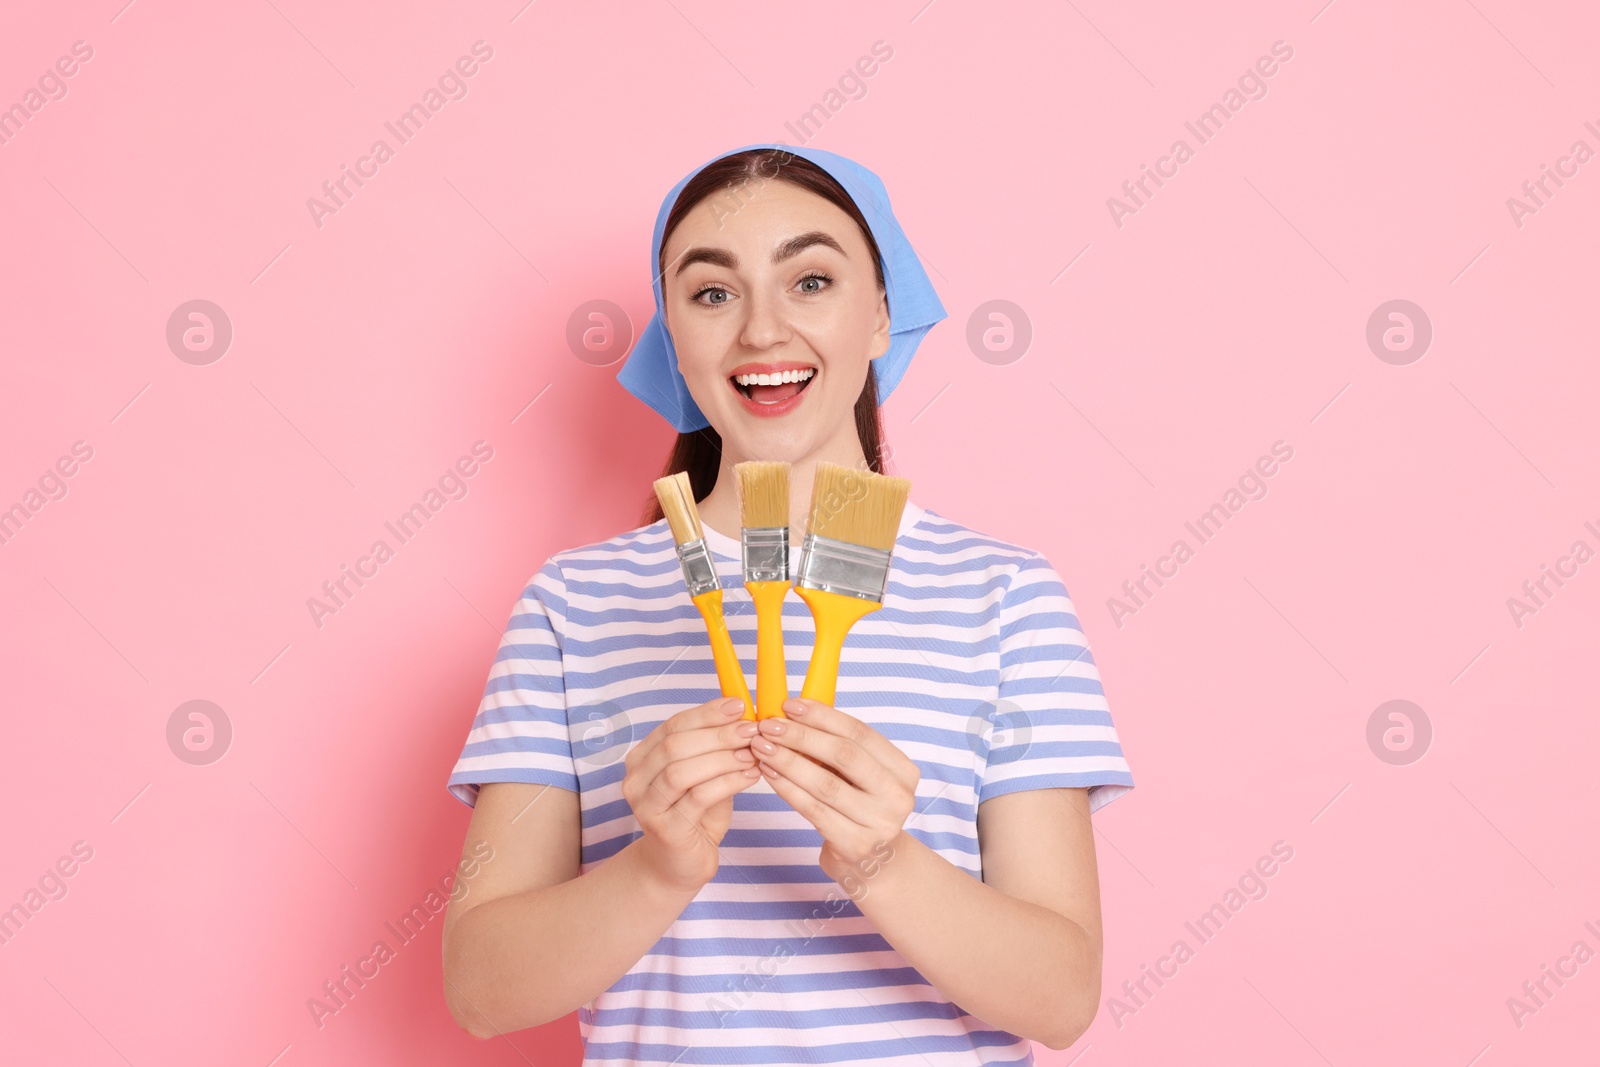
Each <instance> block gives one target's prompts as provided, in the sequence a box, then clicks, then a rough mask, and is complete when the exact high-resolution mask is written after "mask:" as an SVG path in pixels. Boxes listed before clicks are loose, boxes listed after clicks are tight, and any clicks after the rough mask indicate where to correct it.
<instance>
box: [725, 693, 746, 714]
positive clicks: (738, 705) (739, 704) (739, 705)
mask: <svg viewBox="0 0 1600 1067" xmlns="http://www.w3.org/2000/svg"><path fill="white" fill-rule="evenodd" d="M743 710H744V701H742V700H740V699H739V698H738V697H729V698H728V699H727V700H724V701H723V702H722V714H724V715H732V714H734V713H735V712H739V711H743Z"/></svg>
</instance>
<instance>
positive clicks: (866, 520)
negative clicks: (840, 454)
mask: <svg viewBox="0 0 1600 1067" xmlns="http://www.w3.org/2000/svg"><path fill="white" fill-rule="evenodd" d="M910 495H911V480H910V479H909V478H896V477H894V476H892V475H888V474H875V473H873V472H872V471H867V470H857V469H856V468H854V467H842V466H840V465H839V464H837V463H822V462H819V463H818V464H817V473H816V478H815V479H814V480H813V481H812V483H811V517H810V519H809V522H808V525H807V526H806V531H807V532H808V533H812V534H815V535H816V536H818V537H831V538H833V539H834V540H835V541H845V542H848V543H849V544H853V545H865V546H867V547H869V548H876V549H880V550H882V551H885V552H892V551H893V550H894V539H895V536H896V535H897V534H898V533H899V532H900V516H901V515H902V514H903V513H904V512H905V510H906V498H907V497H909V496H910Z"/></svg>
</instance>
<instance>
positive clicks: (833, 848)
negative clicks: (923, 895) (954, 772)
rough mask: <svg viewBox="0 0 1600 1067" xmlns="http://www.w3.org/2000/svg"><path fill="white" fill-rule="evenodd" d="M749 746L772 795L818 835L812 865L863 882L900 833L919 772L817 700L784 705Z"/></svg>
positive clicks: (873, 734) (866, 729) (875, 735)
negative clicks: (819, 846) (818, 845)
mask: <svg viewBox="0 0 1600 1067" xmlns="http://www.w3.org/2000/svg"><path fill="white" fill-rule="evenodd" d="M783 710H784V713H785V714H786V715H788V716H789V718H786V719H785V718H771V719H763V720H761V722H760V723H759V724H758V725H759V726H760V729H761V736H760V737H758V738H756V739H755V740H754V741H752V742H751V748H753V749H754V750H755V754H756V757H757V759H758V760H759V761H760V766H761V769H762V773H764V774H766V776H767V778H768V780H770V781H771V783H772V788H773V790H774V791H775V792H776V793H777V794H778V795H779V796H781V797H783V799H784V800H787V801H788V802H789V806H790V807H792V808H794V810H795V811H797V812H799V813H800V814H801V815H802V816H804V817H805V819H806V820H807V821H808V822H810V823H811V825H813V826H815V827H816V828H817V832H818V833H820V834H822V839H823V845H822V852H821V853H820V854H819V855H818V857H817V862H818V864H819V865H820V866H821V867H822V869H823V870H824V871H825V872H827V875H828V877H830V878H832V879H833V880H834V881H836V882H842V881H844V880H845V879H846V878H853V877H854V872H864V873H866V874H867V875H868V876H869V877H870V874H871V872H872V870H874V869H875V865H876V864H877V863H879V862H882V861H883V860H884V859H885V858H886V855H885V851H886V850H887V855H889V856H892V855H893V849H894V846H895V843H896V841H897V840H898V839H899V837H900V835H901V834H902V833H904V832H905V823H906V819H907V818H908V817H909V816H910V815H911V812H912V810H913V808H914V807H915V806H916V800H917V783H918V782H919V781H921V780H922V772H921V771H920V770H919V769H918V768H917V765H916V763H914V762H913V761H912V759H911V757H909V756H907V755H906V754H905V753H904V752H901V751H900V749H898V748H897V747H895V744H894V742H892V741H890V740H889V739H888V738H887V737H884V736H883V735H882V734H880V733H879V732H878V731H876V730H874V729H873V728H872V727H870V726H868V725H867V724H866V723H864V722H862V721H861V720H860V719H858V718H856V717H855V716H853V715H847V714H845V713H844V712H842V711H840V710H839V709H838V708H835V707H833V706H831V705H829V704H824V703H822V702H821V701H820V700H808V699H806V698H804V697H795V698H793V699H792V700H789V701H787V702H785V704H784V705H783Z"/></svg>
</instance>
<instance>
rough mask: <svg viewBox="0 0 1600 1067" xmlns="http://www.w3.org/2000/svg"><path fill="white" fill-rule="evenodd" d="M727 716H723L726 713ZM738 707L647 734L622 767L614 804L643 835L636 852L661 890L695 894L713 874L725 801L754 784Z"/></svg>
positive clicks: (734, 700)
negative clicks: (621, 804) (622, 805)
mask: <svg viewBox="0 0 1600 1067" xmlns="http://www.w3.org/2000/svg"><path fill="white" fill-rule="evenodd" d="M729 709H731V710H729ZM743 710H744V702H743V701H742V700H740V699H739V698H738V697H718V698H716V699H715V700H710V701H707V702H706V703H704V704H701V705H699V706H698V707H693V708H685V709H684V710H683V711H680V712H678V713H677V714H675V715H673V716H671V717H670V718H668V719H667V720H666V721H665V722H663V723H662V724H661V725H659V726H657V727H656V728H655V729H654V730H651V731H650V733H649V734H648V735H646V737H645V739H644V740H643V741H640V742H639V743H638V744H637V745H635V746H633V748H632V749H630V750H629V752H628V754H627V756H626V757H625V758H624V760H623V766H624V768H625V773H624V774H623V778H622V796H623V798H624V799H625V800H627V802H628V806H629V807H631V808H632V809H633V814H634V817H635V818H636V819H638V820H639V826H640V827H641V828H642V829H643V831H644V836H643V837H642V838H641V839H640V840H641V844H640V848H641V849H642V851H643V854H644V856H645V857H646V859H647V861H648V863H649V866H650V868H651V870H653V871H654V872H655V873H656V875H657V877H659V878H660V879H661V881H662V883H663V884H665V885H668V886H672V887H673V888H677V889H689V890H695V891H698V890H699V888H700V887H701V886H703V885H705V884H706V883H707V882H709V881H711V878H712V876H713V875H715V874H716V873H717V863H718V859H719V857H718V853H717V846H718V845H720V844H721V843H722V837H723V835H724V834H726V833H727V832H728V824H729V823H730V822H732V821H733V795H734V794H735V793H737V792H739V791H740V790H741V789H744V788H745V787H746V786H750V785H754V784H755V782H756V781H757V780H759V779H760V777H761V772H760V771H759V770H757V769H756V761H755V753H753V752H751V751H750V741H751V738H753V737H754V736H755V735H756V732H757V731H756V724H755V723H754V722H752V721H750V720H748V719H744V718H742V717H741V713H742V712H743Z"/></svg>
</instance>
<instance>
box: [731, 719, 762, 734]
mask: <svg viewBox="0 0 1600 1067" xmlns="http://www.w3.org/2000/svg"><path fill="white" fill-rule="evenodd" d="M760 729H761V724H760V723H754V722H742V723H740V724H739V728H738V729H737V730H735V731H734V732H735V733H737V734H738V735H739V736H740V737H754V736H755V735H756V732H757V731H759V730H760Z"/></svg>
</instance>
